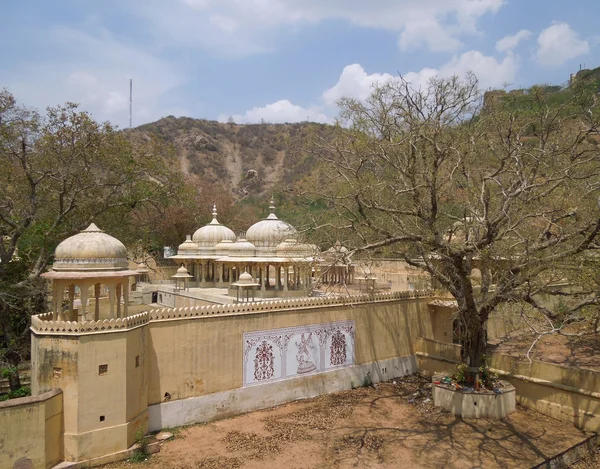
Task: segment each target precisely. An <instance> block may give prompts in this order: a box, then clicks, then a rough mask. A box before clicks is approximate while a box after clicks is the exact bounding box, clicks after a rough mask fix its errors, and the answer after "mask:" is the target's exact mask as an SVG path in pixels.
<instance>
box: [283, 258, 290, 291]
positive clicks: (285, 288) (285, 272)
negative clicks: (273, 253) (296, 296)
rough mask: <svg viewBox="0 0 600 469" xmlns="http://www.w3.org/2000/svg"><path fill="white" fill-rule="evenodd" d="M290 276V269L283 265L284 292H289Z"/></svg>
mask: <svg viewBox="0 0 600 469" xmlns="http://www.w3.org/2000/svg"><path fill="white" fill-rule="evenodd" d="M289 276H290V267H289V266H288V265H287V264H284V265H283V291H288V277H289Z"/></svg>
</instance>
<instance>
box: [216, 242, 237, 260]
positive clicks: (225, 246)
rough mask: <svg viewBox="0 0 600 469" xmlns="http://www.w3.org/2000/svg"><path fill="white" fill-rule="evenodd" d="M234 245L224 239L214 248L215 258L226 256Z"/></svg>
mask: <svg viewBox="0 0 600 469" xmlns="http://www.w3.org/2000/svg"><path fill="white" fill-rule="evenodd" d="M233 245H234V243H233V241H231V240H230V239H224V240H223V241H221V242H220V243H219V244H217V245H216V246H215V254H216V255H217V256H228V255H229V251H230V250H231V247H232V246H233Z"/></svg>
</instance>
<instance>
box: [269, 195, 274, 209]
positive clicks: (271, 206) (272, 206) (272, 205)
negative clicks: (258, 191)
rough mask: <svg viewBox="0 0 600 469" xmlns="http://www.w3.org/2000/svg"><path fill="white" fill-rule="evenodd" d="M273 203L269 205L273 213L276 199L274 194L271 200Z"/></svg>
mask: <svg viewBox="0 0 600 469" xmlns="http://www.w3.org/2000/svg"><path fill="white" fill-rule="evenodd" d="M269 203H270V204H271V205H269V210H270V211H271V213H275V199H274V198H273V196H271V202H269Z"/></svg>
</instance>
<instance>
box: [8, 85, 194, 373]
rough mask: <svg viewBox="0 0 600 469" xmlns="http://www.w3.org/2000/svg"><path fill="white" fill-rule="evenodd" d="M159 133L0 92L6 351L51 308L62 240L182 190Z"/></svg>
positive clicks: (15, 355) (19, 352)
mask: <svg viewBox="0 0 600 469" xmlns="http://www.w3.org/2000/svg"><path fill="white" fill-rule="evenodd" d="M169 152H170V149H169V148H168V147H166V146H165V145H163V144H161V143H160V142H158V141H157V140H155V139H152V138H145V139H143V140H139V141H135V142H134V141H132V140H131V139H129V138H128V137H127V135H125V134H124V133H123V132H118V131H117V130H115V129H114V128H113V127H112V126H111V125H110V124H108V123H102V124H100V123H97V122H95V121H94V120H93V119H92V118H91V117H90V116H89V114H87V113H86V112H81V111H79V110H78V107H77V105H75V104H72V103H67V104H65V105H64V106H60V107H56V108H48V109H47V113H46V115H45V116H42V115H40V114H39V113H38V112H37V111H35V110H32V109H28V108H26V107H24V106H21V105H19V104H18V103H17V101H16V100H15V98H14V97H13V96H12V95H11V94H10V93H9V92H7V91H2V92H0V167H1V168H2V170H1V171H0V353H1V356H0V359H2V360H4V361H6V362H8V363H10V364H12V365H15V364H17V363H18V362H19V361H20V360H21V358H23V357H26V356H27V355H28V350H29V347H28V345H29V344H28V323H29V316H30V315H31V314H32V313H39V312H41V311H43V310H44V309H45V304H46V301H45V296H46V285H45V283H44V282H43V281H42V280H41V279H40V277H39V276H40V274H41V273H42V272H43V271H44V270H45V269H46V267H47V265H48V263H49V261H51V258H52V254H53V251H54V248H55V247H56V245H57V244H58V242H60V241H61V240H62V239H64V238H66V237H67V236H70V235H72V234H74V233H76V232H77V231H79V230H81V229H82V228H84V227H85V226H86V225H87V224H88V223H90V222H91V221H94V222H96V223H97V224H98V225H100V226H101V227H103V228H104V229H105V230H107V231H110V232H111V233H113V234H118V233H121V232H123V231H124V230H126V225H127V224H128V223H131V219H130V216H129V215H130V213H131V212H132V211H133V210H135V209H136V208H139V207H143V206H146V205H151V204H153V205H155V206H164V205H168V204H169V203H170V201H172V200H174V199H176V196H177V194H179V193H180V191H181V187H182V184H183V182H182V181H181V177H180V176H178V175H177V174H176V173H174V172H172V171H171V170H170V169H169V168H168V166H167V164H166V163H165V162H166V161H167V160H168V158H169Z"/></svg>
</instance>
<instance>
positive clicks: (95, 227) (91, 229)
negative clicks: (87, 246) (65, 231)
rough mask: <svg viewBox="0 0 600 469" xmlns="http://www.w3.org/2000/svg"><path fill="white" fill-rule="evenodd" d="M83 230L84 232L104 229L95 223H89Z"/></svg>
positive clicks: (97, 231)
mask: <svg viewBox="0 0 600 469" xmlns="http://www.w3.org/2000/svg"><path fill="white" fill-rule="evenodd" d="M83 231H84V232H86V233H104V231H102V230H101V229H100V228H98V227H97V226H96V224H95V223H90V226H88V227H87V228H86V229H85V230H83Z"/></svg>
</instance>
